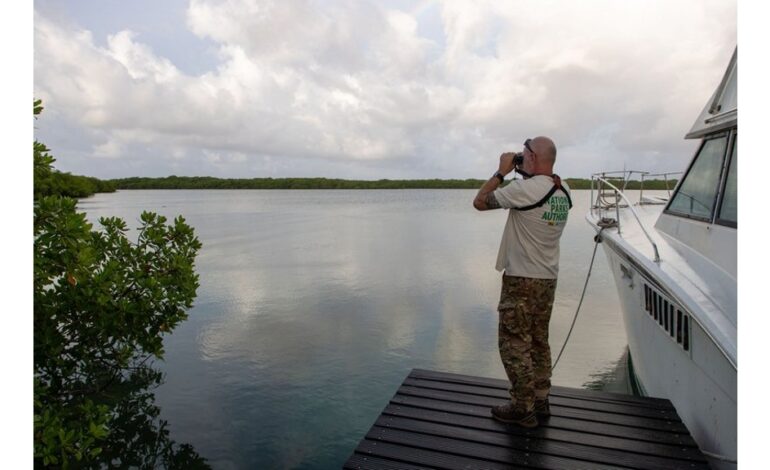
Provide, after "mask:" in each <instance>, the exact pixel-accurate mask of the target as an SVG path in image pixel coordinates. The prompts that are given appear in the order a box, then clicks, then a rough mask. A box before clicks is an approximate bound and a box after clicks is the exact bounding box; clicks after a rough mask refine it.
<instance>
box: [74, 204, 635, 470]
mask: <svg viewBox="0 0 770 470" xmlns="http://www.w3.org/2000/svg"><path fill="white" fill-rule="evenodd" d="M474 194H475V191H464V190H448V191H441V190H430V191H321V192H319V191H131V192H119V193H117V194H114V195H99V196H98V198H94V199H92V200H90V201H89V207H88V208H84V209H85V210H87V211H88V214H89V218H91V219H94V218H96V217H98V216H99V215H102V214H104V213H106V214H110V215H116V216H121V217H124V218H126V219H127V220H129V221H130V220H135V219H136V218H137V216H138V214H139V213H140V212H141V210H143V209H148V210H157V211H158V212H160V213H162V214H164V215H168V216H171V217H173V216H175V215H176V214H180V213H181V214H184V216H185V217H186V219H187V220H188V222H189V223H190V224H191V225H192V226H194V227H195V229H196V234H197V235H198V237H199V238H200V240H201V242H202V243H203V249H202V251H201V253H200V255H199V257H198V272H199V273H200V284H201V286H200V288H199V289H198V299H197V300H196V305H195V307H194V308H193V309H192V310H191V311H190V317H189V320H188V321H187V322H185V323H183V324H182V325H180V326H179V327H178V328H177V330H175V332H174V334H173V335H172V336H171V337H169V338H168V339H167V341H166V351H167V352H166V361H165V363H164V364H162V365H161V367H163V370H164V372H165V373H166V383H165V384H164V385H163V386H162V387H160V388H158V389H157V393H156V395H157V400H158V404H159V406H160V407H161V408H162V410H163V411H162V416H163V417H164V418H165V419H168V420H169V421H170V422H171V423H172V427H173V436H174V437H175V439H178V440H181V441H184V442H192V443H194V444H195V446H196V449H197V450H198V451H199V452H200V453H201V455H205V456H206V458H207V459H209V463H210V464H211V465H212V466H213V467H214V468H222V469H229V468H327V467H328V468H339V467H340V466H341V465H342V463H343V462H344V461H345V459H346V458H347V456H348V455H349V453H350V452H351V450H352V449H353V448H354V447H355V445H356V443H357V441H358V440H359V439H360V438H361V436H363V434H364V433H365V432H366V430H367V429H368V428H369V427H370V426H371V424H372V423H373V421H374V420H375V418H376V417H377V415H378V414H379V412H380V411H381V410H382V407H383V406H384V404H385V403H387V401H388V400H389V399H390V398H391V396H392V395H393V393H394V392H395V390H396V388H397V387H398V385H399V384H400V383H401V381H403V379H404V377H405V376H406V374H407V373H408V372H409V370H410V369H412V368H427V369H436V370H444V371H449V372H456V373H465V374H471V375H481V376H487V377H498V378H505V372H504V370H503V368H502V365H501V364H500V358H499V355H498V352H497V338H496V335H497V312H496V311H495V308H496V301H497V298H498V297H499V289H500V274H499V273H497V272H496V271H495V270H494V260H495V259H496V254H497V249H498V246H499V242H500V236H501V233H502V228H503V225H504V222H505V216H506V215H505V213H504V212H502V211H499V212H497V213H478V212H475V211H474V210H473V208H472V207H471V201H472V198H473V195H474ZM573 199H574V200H575V204H576V206H575V208H574V209H573V211H572V213H571V216H570V221H569V222H568V224H567V228H566V229H565V235H564V238H563V242H562V254H561V269H562V275H561V276H560V279H559V284H558V287H557V294H556V296H557V302H556V305H555V308H554V312H553V320H552V323H551V345H552V348H553V349H555V350H558V348H560V347H561V344H562V342H563V341H564V338H565V336H566V333H567V329H568V327H569V324H570V322H571V320H572V316H573V315H574V312H575V307H576V306H577V299H578V298H579V294H580V290H581V289H582V287H583V283H584V280H585V277H584V276H585V273H586V270H587V263H588V261H589V260H590V257H591V252H592V249H593V241H592V240H593V234H592V233H591V230H590V228H589V227H588V225H587V224H585V223H584V221H583V220H582V215H583V213H585V211H586V210H587V199H588V194H587V192H586V193H585V194H584V195H581V194H580V192H576V194H575V195H573ZM163 206H165V207H163ZM596 258H597V259H596V265H595V267H594V271H593V273H592V277H591V287H590V290H589V293H588V295H587V296H586V300H585V302H584V304H583V307H582V312H581V318H580V319H579V321H578V323H577V325H576V327H575V331H574V333H573V335H572V338H571V340H570V344H569V345H568V347H567V350H566V351H565V355H564V356H563V357H562V359H561V362H560V364H559V366H558V368H557V369H556V371H555V375H554V380H553V382H554V383H555V384H557V385H564V386H573V387H580V386H582V385H584V384H586V382H592V381H593V382H596V385H597V386H607V385H608V384H609V382H610V381H609V378H608V376H607V377H604V378H603V379H602V378H597V377H596V374H597V373H598V374H601V373H602V372H601V371H607V370H609V369H613V368H614V367H615V366H616V365H617V364H618V358H619V357H620V356H621V355H622V354H623V352H624V351H625V347H626V342H625V337H624V333H623V329H622V321H621V320H620V317H619V316H618V315H617V308H618V301H617V297H616V293H615V288H614V284H613V281H612V278H611V276H610V275H609V273H608V270H607V269H606V260H605V259H604V254H603V253H602V251H601V250H600V251H599V252H598V253H597V257H596ZM597 337H601V338H603V339H602V341H596V338H597ZM597 371H598V372H597ZM602 380H604V382H601V381H602ZM600 382H601V385H600ZM586 385H587V386H588V384H586Z"/></svg>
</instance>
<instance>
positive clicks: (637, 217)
mask: <svg viewBox="0 0 770 470" xmlns="http://www.w3.org/2000/svg"><path fill="white" fill-rule="evenodd" d="M594 179H596V180H598V181H601V182H602V183H604V184H606V185H607V186H609V187H610V188H612V189H613V190H615V199H616V200H617V197H618V196H620V197H622V198H623V200H625V201H626V204H628V208H629V209H631V213H632V214H634V218H635V219H636V221H637V223H639V227H640V228H641V229H642V232H644V235H645V236H646V237H647V240H649V241H650V243H651V244H652V249H653V251H654V253H655V259H654V260H653V261H655V262H656V263H658V262H660V255H659V254H658V245H656V244H655V242H654V241H653V240H652V237H651V236H650V234H649V233H647V229H645V228H644V224H642V221H641V220H640V219H639V215H638V214H637V213H636V211H635V210H634V207H633V205H632V204H631V201H629V200H628V198H627V197H626V195H625V194H623V191H621V190H620V189H618V188H617V187H616V186H615V185H614V184H612V183H610V182H609V181H607V180H606V179H604V178H602V177H601V176H598V175H592V178H591V200H592V201H593V197H594V196H593V192H594V185H593V182H594ZM598 191H599V188H597V192H598ZM592 204H593V203H592ZM593 208H594V206H593V205H592V206H591V209H592V210H593ZM615 208H616V212H618V215H617V221H618V233H620V214H619V211H620V210H619V209H618V205H617V204H616V205H615Z"/></svg>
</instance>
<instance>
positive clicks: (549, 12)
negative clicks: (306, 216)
mask: <svg viewBox="0 0 770 470" xmlns="http://www.w3.org/2000/svg"><path fill="white" fill-rule="evenodd" d="M735 9H736V6H735V3H734V2H722V1H707V2H701V1H698V2H696V1H695V0H689V1H679V2H674V3H673V4H672V3H671V2H663V1H657V2H653V1H644V2H642V1H631V2H623V3H622V4H619V3H618V2H613V1H609V0H606V1H597V2H593V3H591V4H590V6H587V5H586V4H585V3H582V2H556V1H551V2H533V1H515V2H439V3H436V2H421V3H420V4H419V5H418V6H417V7H416V8H414V9H413V10H412V11H401V10H397V9H388V8H386V7H384V6H382V4H377V3H370V2H360V1H346V0H339V1H329V2H317V1H313V0H285V1H280V2H279V1H275V2H270V1H264V2H255V1H247V0H191V1H190V3H189V6H188V9H187V17H186V18H185V19H184V20H185V22H182V24H185V25H186V27H188V28H189V29H190V31H192V32H193V33H194V34H196V35H198V36H199V37H200V38H202V39H205V40H207V41H213V42H214V43H215V44H216V45H217V47H218V54H219V63H218V65H217V66H216V68H214V69H211V70H209V71H206V72H205V73H201V74H198V75H188V74H185V73H183V72H182V71H181V70H180V69H179V68H177V67H176V66H175V65H174V60H173V58H171V57H161V56H159V55H158V54H157V53H156V52H154V48H153V47H152V45H151V44H146V43H143V42H142V36H141V35H140V34H137V33H135V32H132V31H130V30H122V31H116V32H114V33H113V34H111V35H109V37H108V38H107V41H106V43H104V42H103V43H102V44H106V45H105V46H104V47H100V46H97V45H96V44H97V42H96V41H95V40H94V38H93V36H92V33H90V32H89V31H88V30H87V29H84V28H82V27H72V26H69V25H67V24H64V23H63V22H61V21H59V20H56V19H54V18H50V17H46V16H44V15H42V14H41V13H39V12H38V13H37V14H36V17H35V93H36V96H38V97H41V98H43V100H44V102H45V103H46V105H47V106H48V109H50V110H51V116H52V117H54V118H55V119H61V120H66V121H67V122H68V123H69V124H68V125H74V126H79V127H81V128H83V129H84V130H83V131H81V133H82V134H83V135H84V138H87V139H91V142H90V144H89V145H80V146H79V148H83V147H86V148H91V149H92V151H91V154H90V156H92V157H94V158H96V157H99V156H102V157H104V156H110V157H113V158H116V159H119V160H120V159H123V160H131V161H132V162H133V163H132V164H131V165H128V166H123V167H120V166H116V165H112V166H111V167H109V169H108V168H107V167H100V166H99V163H98V162H97V163H95V164H94V165H93V166H92V167H90V168H92V170H90V172H91V173H90V174H93V173H94V171H95V172H97V173H98V174H97V176H100V175H106V174H107V173H112V174H110V175H109V176H121V175H118V174H114V173H115V172H116V171H118V169H120V171H125V170H126V169H127V168H131V169H135V170H136V171H139V173H138V174H168V172H169V171H170V170H171V169H172V168H173V170H174V171H175V172H176V173H177V174H206V172H207V171H209V172H211V174H217V175H220V176H244V174H252V175H253V176H262V175H263V174H265V173H267V174H270V175H271V176H296V175H298V174H300V175H304V176H315V175H319V176H335V174H330V173H333V172H334V173H338V174H344V175H345V176H346V177H363V178H378V177H426V178H428V177H480V176H482V175H486V174H487V173H488V172H489V168H492V169H494V168H493V167H494V162H495V160H496V158H497V155H499V153H501V152H502V151H505V150H509V149H511V148H513V149H518V147H520V145H521V143H520V142H521V141H522V140H523V139H524V138H526V137H530V136H533V135H539V134H545V135H551V136H553V137H554V139H555V140H556V142H557V144H558V145H559V147H560V156H563V157H562V158H563V160H561V161H560V162H559V163H558V164H559V165H561V169H560V170H559V171H560V172H561V173H562V174H566V175H574V176H586V175H587V174H588V173H589V172H590V171H598V170H599V169H606V167H599V165H603V164H606V163H613V162H623V163H628V164H629V165H630V166H633V165H631V164H632V163H637V162H639V163H645V164H646V163H657V164H669V165H672V166H673V167H674V169H679V167H681V165H682V164H683V161H684V160H686V159H687V158H688V157H689V156H690V153H691V151H690V150H689V148H690V147H691V143H688V142H683V141H682V136H683V134H684V133H685V132H686V131H687V129H689V127H690V125H691V123H692V121H693V120H694V119H695V117H696V115H697V113H698V112H699V111H700V109H701V108H702V106H703V104H704V102H705V100H706V99H707V98H708V96H710V94H711V92H712V91H713V89H714V87H715V86H716V84H717V83H718V81H719V79H720V78H721V73H722V71H723V70H724V67H725V66H726V63H727V60H728V59H729V56H730V53H731V51H732V48H733V47H734V46H735V36H736V24H735V23H736V21H735ZM662 12H665V14H662ZM177 20H179V19H177ZM438 28H440V30H438ZM45 119H46V116H45V115H44V117H43V120H42V121H41V124H43V123H44V122H45V121H44V120H45ZM55 122H58V121H55ZM41 133H42V134H45V133H46V131H45V130H43V131H42V132H41ZM50 136H51V137H52V138H54V140H55V141H53V142H52V141H47V142H48V143H49V145H50V146H52V147H54V149H56V148H57V144H63V142H61V141H56V139H57V134H55V133H54V132H52V133H51V134H50ZM566 149H570V150H571V152H565V151H563V150H566ZM596 149H602V154H601V155H597V154H596V153H595V152H596ZM63 151H64V152H65V153H66V152H69V151H70V150H68V149H67V148H65V149H63ZM212 155H216V156H217V158H212V157H211V156H212ZM88 158H89V155H84V154H82V152H81V155H80V158H79V161H83V162H84V161H87V160H88ZM667 162H668V163H667ZM186 165H187V166H186ZM619 166H620V165H619ZM648 168H651V167H650V166H646V165H645V167H644V168H641V169H648ZM142 169H144V173H143V172H142ZM185 169H187V173H185ZM70 170H72V171H75V172H77V169H75V168H71V169H70ZM79 171H81V172H83V173H88V172H89V170H86V169H85V168H84V169H81V170H79ZM271 172H273V173H271ZM275 172H279V173H278V174H274V173H275ZM280 172H283V174H280ZM135 174H136V173H135ZM385 174H387V175H388V176H381V175H385ZM122 176H128V175H122Z"/></svg>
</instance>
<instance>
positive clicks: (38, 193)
mask: <svg viewBox="0 0 770 470" xmlns="http://www.w3.org/2000/svg"><path fill="white" fill-rule="evenodd" d="M42 109H43V108H42V105H40V101H39V100H38V101H35V113H36V114H35V115H36V116H37V114H39V113H40V111H41V110H42ZM49 152H50V149H49V148H48V147H46V146H45V144H43V143H41V142H38V141H35V143H34V156H35V166H34V175H35V176H34V179H33V187H34V197H35V199H38V198H41V197H46V196H63V197H75V198H77V197H88V196H91V195H93V194H94V193H112V192H115V189H117V188H116V186H115V183H112V182H109V181H102V180H100V179H98V178H94V177H92V176H79V175H72V174H69V173H63V172H61V171H58V170H57V169H55V168H53V167H52V166H51V164H52V163H53V162H54V161H55V160H54V158H53V157H52V156H51V154H50V153H49Z"/></svg>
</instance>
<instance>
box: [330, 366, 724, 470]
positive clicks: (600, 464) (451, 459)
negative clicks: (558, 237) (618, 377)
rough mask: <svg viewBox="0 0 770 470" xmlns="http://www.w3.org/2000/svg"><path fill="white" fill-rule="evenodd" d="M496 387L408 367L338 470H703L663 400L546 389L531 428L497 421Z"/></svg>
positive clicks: (499, 395) (501, 388)
mask: <svg viewBox="0 0 770 470" xmlns="http://www.w3.org/2000/svg"><path fill="white" fill-rule="evenodd" d="M507 388H508V382H507V381H505V380H499V379H491V378H483V377H472V376H467V375H459V374H450V373H444V372H435V371H429V370H421V369H414V370H412V371H411V373H410V374H409V375H408V376H407V377H406V379H405V380H404V382H403V384H402V385H401V387H400V388H399V389H398V391H397V392H396V394H395V395H394V396H393V398H392V399H391V400H390V403H388V405H387V406H386V407H385V409H384V410H383V412H382V414H381V415H380V416H379V417H378V418H377V421H376V422H375V423H374V425H373V426H372V428H371V429H370V430H369V432H368V433H367V434H366V436H365V437H364V438H363V439H362V440H361V442H360V443H359V444H358V447H356V449H355V451H354V453H353V455H352V456H351V457H350V458H349V459H348V460H347V462H346V463H345V466H344V468H347V469H403V470H408V469H424V468H445V469H470V468H484V469H498V468H499V469H503V468H505V469H510V468H545V469H561V470H567V469H577V468H581V469H588V468H590V469H597V470H598V469H604V468H637V469H647V468H666V469H700V468H704V469H705V468H709V466H708V464H707V463H706V458H705V457H704V456H703V454H702V453H701V452H700V450H699V449H698V446H697V444H696V443H695V441H694V440H693V439H692V437H691V436H690V433H689V432H688V430H687V428H686V427H685V426H684V424H683V423H682V421H681V420H680V419H679V416H678V415H677V412H676V410H675V409H674V407H673V405H671V402H669V401H668V400H664V399H659V398H647V397H634V396H630V395H622V394H617V393H607V392H598V391H592V390H582V389H574V388H566V387H553V389H552V391H551V396H550V403H551V414H552V416H551V417H549V418H546V419H543V420H541V425H540V426H539V427H538V428H536V429H523V428H518V427H515V426H512V425H507V424H504V423H500V422H497V421H495V420H493V419H492V417H491V416H490V414H489V413H490V408H491V407H492V406H494V405H500V404H504V403H505V402H506V400H507V399H508V391H507Z"/></svg>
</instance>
